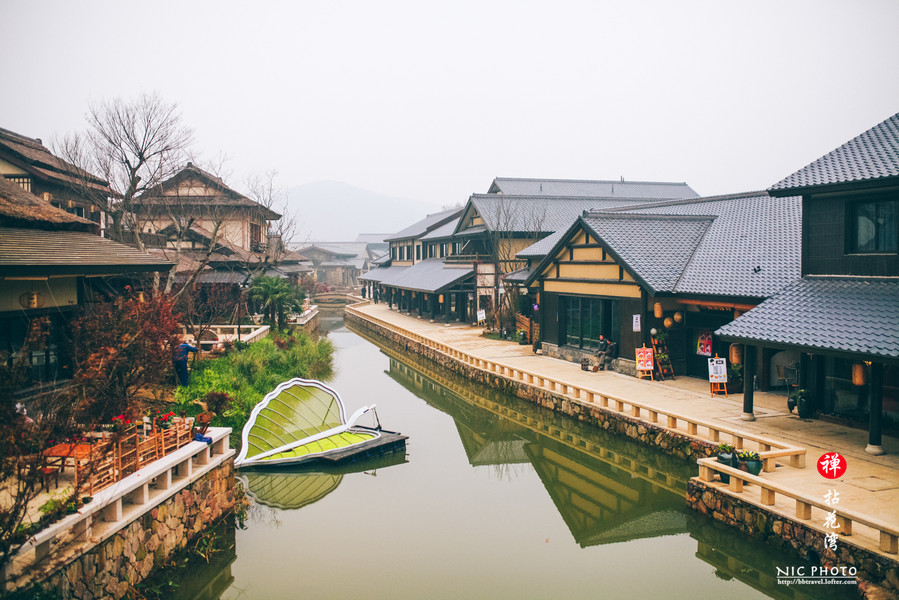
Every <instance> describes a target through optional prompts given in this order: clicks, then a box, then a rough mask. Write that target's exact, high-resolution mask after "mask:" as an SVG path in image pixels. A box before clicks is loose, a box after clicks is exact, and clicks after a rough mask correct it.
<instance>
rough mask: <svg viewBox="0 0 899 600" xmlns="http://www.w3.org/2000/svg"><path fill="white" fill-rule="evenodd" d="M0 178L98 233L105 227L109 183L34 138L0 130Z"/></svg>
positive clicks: (110, 191)
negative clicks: (94, 226)
mask: <svg viewBox="0 0 899 600" xmlns="http://www.w3.org/2000/svg"><path fill="white" fill-rule="evenodd" d="M0 177H2V178H3V179H6V180H7V181H10V182H12V183H15V184H16V185H18V186H19V187H21V188H22V189H23V190H25V191H26V192H29V193H31V194H34V195H36V196H40V197H41V198H43V199H44V200H46V201H47V202H48V203H49V204H50V205H51V206H54V207H56V208H59V209H61V210H64V211H65V212H67V213H69V214H72V215H75V216H77V217H83V218H85V219H87V220H89V221H92V222H94V223H96V224H97V225H99V227H100V230H102V229H103V228H105V227H106V213H105V211H104V207H105V206H106V203H107V201H108V200H109V199H110V198H111V197H112V196H113V192H112V190H111V189H110V188H109V182H107V181H104V180H103V179H101V178H99V177H97V176H96V175H93V174H91V173H88V172H87V171H84V170H82V169H80V168H78V167H76V166H75V165H73V164H71V163H68V162H66V161H64V160H62V159H61V158H59V157H58V156H56V155H54V154H53V153H52V152H50V151H49V150H48V149H47V148H46V147H44V145H43V143H42V142H41V140H40V139H38V138H29V137H26V136H24V135H21V134H18V133H15V132H13V131H9V130H8V129H2V128H0Z"/></svg>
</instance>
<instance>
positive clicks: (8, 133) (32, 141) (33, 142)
mask: <svg viewBox="0 0 899 600" xmlns="http://www.w3.org/2000/svg"><path fill="white" fill-rule="evenodd" d="M0 137H5V138H9V139H11V140H13V141H18V142H20V143H24V144H27V145H29V146H33V147H35V148H38V149H44V150H46V147H45V146H44V143H43V141H42V140H41V139H40V138H30V137H28V136H27V135H22V134H21V133H16V132H15V131H12V130H10V129H4V128H3V127H0Z"/></svg>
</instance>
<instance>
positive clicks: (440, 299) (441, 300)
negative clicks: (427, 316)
mask: <svg viewBox="0 0 899 600" xmlns="http://www.w3.org/2000/svg"><path fill="white" fill-rule="evenodd" d="M437 302H439V303H440V304H443V294H440V295H439V296H437Z"/></svg>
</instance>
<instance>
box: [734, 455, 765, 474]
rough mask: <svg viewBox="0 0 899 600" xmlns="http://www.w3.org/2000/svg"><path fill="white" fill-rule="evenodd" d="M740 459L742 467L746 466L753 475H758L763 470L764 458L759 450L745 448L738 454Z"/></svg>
mask: <svg viewBox="0 0 899 600" xmlns="http://www.w3.org/2000/svg"><path fill="white" fill-rule="evenodd" d="M737 458H738V459H739V460H740V467H741V468H742V467H744V466H745V467H746V471H747V472H748V473H751V474H752V475H758V474H759V473H761V472H762V459H761V457H760V456H759V453H758V452H755V451H753V450H743V451H742V452H740V453H738V454H737Z"/></svg>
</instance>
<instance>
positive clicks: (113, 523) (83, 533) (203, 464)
mask: <svg viewBox="0 0 899 600" xmlns="http://www.w3.org/2000/svg"><path fill="white" fill-rule="evenodd" d="M230 433H231V429H230V428H228V427H210V428H209V430H208V431H207V433H206V435H207V436H208V437H211V438H212V444H206V443H203V442H196V441H192V442H190V443H188V444H187V445H186V446H183V447H182V448H180V449H178V450H175V451H174V452H172V453H171V454H168V455H167V456H165V457H162V458H160V459H158V460H155V461H153V462H152V463H149V464H147V465H146V466H145V467H143V468H141V469H140V470H138V471H135V472H134V473H132V474H131V475H128V476H127V477H125V478H124V479H121V480H119V481H118V482H116V483H114V484H113V485H111V486H109V487H106V488H105V489H103V490H101V491H99V492H97V493H96V494H94V495H93V499H92V500H91V502H90V503H89V504H85V505H84V506H82V507H81V508H80V509H79V510H78V512H76V513H75V514H71V515H68V516H67V517H64V518H63V519H62V520H60V521H57V522H56V523H53V524H52V525H50V526H48V527H47V528H45V529H43V530H41V531H39V532H37V533H36V534H34V535H33V536H32V537H31V538H30V539H29V540H28V541H26V542H25V543H24V544H23V545H22V546H21V547H20V548H19V549H18V551H17V552H16V557H15V558H14V563H10V564H8V565H7V566H6V570H7V575H12V578H15V577H18V576H20V575H22V574H24V573H25V572H26V571H28V570H31V569H32V568H33V566H35V565H37V564H38V563H40V562H41V561H42V560H43V559H44V558H46V557H47V556H48V555H49V554H50V552H51V550H53V551H54V552H56V553H58V552H59V549H60V547H61V546H64V545H66V544H73V543H76V542H78V541H79V540H81V541H88V540H89V541H90V542H91V543H94V544H96V543H99V542H101V541H103V540H104V539H107V538H108V537H110V536H112V535H113V534H115V533H116V532H117V531H119V530H121V529H122V528H123V527H125V526H126V525H128V523H130V522H131V521H133V518H134V517H135V516H139V515H140V514H143V512H146V511H147V510H150V509H151V508H153V507H154V506H157V505H159V504H160V503H162V502H163V501H165V500H166V499H168V498H169V497H171V496H172V495H174V494H175V493H176V492H177V491H178V490H179V489H181V488H182V487H183V486H184V485H187V484H189V483H191V482H193V481H196V480H197V479H198V478H200V477H202V476H203V475H204V474H205V473H207V472H208V471H209V470H210V469H212V468H215V467H217V466H218V465H219V464H221V462H222V461H224V460H225V459H227V458H229V457H231V456H233V454H234V450H232V449H230V448H229V444H228V436H229V435H230ZM195 462H196V465H195V464H194V463H195ZM132 506H133V507H135V508H129V507H132ZM135 512H138V514H137V515H135V514H134V513H135ZM32 550H33V555H32V554H30V552H31V551H32ZM13 569H14V570H15V571H16V573H13V572H12V570H13ZM0 575H2V573H0ZM9 579H10V578H9V577H7V580H9ZM0 580H2V577H0Z"/></svg>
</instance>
